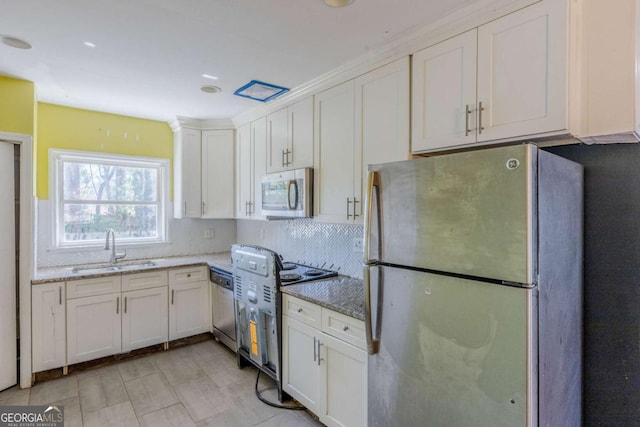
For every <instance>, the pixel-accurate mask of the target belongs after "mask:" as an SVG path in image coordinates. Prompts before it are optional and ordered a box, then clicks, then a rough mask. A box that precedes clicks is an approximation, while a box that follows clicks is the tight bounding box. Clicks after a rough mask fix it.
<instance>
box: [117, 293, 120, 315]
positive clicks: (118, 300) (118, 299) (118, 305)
mask: <svg viewBox="0 0 640 427" xmlns="http://www.w3.org/2000/svg"><path fill="white" fill-rule="evenodd" d="M116 314H120V297H117V298H116Z"/></svg>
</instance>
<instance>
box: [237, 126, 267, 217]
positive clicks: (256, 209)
mask: <svg viewBox="0 0 640 427" xmlns="http://www.w3.org/2000/svg"><path fill="white" fill-rule="evenodd" d="M237 138H238V140H237V156H236V159H237V163H236V191H237V197H236V218H241V219H264V216H263V215H262V214H261V208H262V184H261V182H262V177H263V175H264V174H265V173H266V172H267V118H266V117H262V118H260V119H258V120H254V121H252V122H251V123H248V124H246V125H243V126H241V127H239V128H238V135H237Z"/></svg>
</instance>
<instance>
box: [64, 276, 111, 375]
mask: <svg viewBox="0 0 640 427" xmlns="http://www.w3.org/2000/svg"><path fill="white" fill-rule="evenodd" d="M69 283H71V282H69ZM121 348H122V347H121V329H120V292H118V293H114V294H106V295H96V296H91V297H84V298H76V299H72V300H68V301H67V364H68V365H72V364H74V363H79V362H85V361H87V360H91V359H97V358H99V357H104V356H111V355H112V354H117V353H120V351H121Z"/></svg>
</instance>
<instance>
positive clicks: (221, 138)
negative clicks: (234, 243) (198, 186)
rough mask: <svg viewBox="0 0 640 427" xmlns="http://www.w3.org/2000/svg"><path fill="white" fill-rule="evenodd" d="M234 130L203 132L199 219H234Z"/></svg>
mask: <svg viewBox="0 0 640 427" xmlns="http://www.w3.org/2000/svg"><path fill="white" fill-rule="evenodd" d="M233 160H234V144H233V130H207V131H203V132H202V217H203V218H233V215H234V200H235V198H234V193H235V188H234V179H233V176H234V174H233V172H234V171H233Z"/></svg>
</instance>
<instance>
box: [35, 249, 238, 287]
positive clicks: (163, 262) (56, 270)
mask: <svg viewBox="0 0 640 427" xmlns="http://www.w3.org/2000/svg"><path fill="white" fill-rule="evenodd" d="M145 261H153V265H140V264H141V263H144V262H145ZM128 264H133V265H132V266H131V267H127V265H128ZM206 264H208V265H212V266H215V267H218V268H221V269H223V270H227V271H229V272H230V271H231V253H230V252H222V253H217V254H210V255H193V256H178V257H166V258H157V259H152V260H131V261H129V262H126V261H123V262H119V263H118V265H120V266H123V267H124V269H123V270H112V271H100V272H96V271H95V270H85V271H79V272H77V273H75V272H73V266H70V267H52V268H42V269H39V270H37V271H36V274H35V276H34V277H33V278H32V280H31V284H33V285H37V284H41V283H49V282H63V281H65V280H74V279H86V278H90V277H103V276H111V275H114V274H130V273H139V272H141V271H153V270H164V269H167V268H174V267H189V266H194V265H206ZM89 266H90V267H95V268H100V267H108V264H95V265H93V264H92V265H87V267H89ZM83 267H84V266H83Z"/></svg>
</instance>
